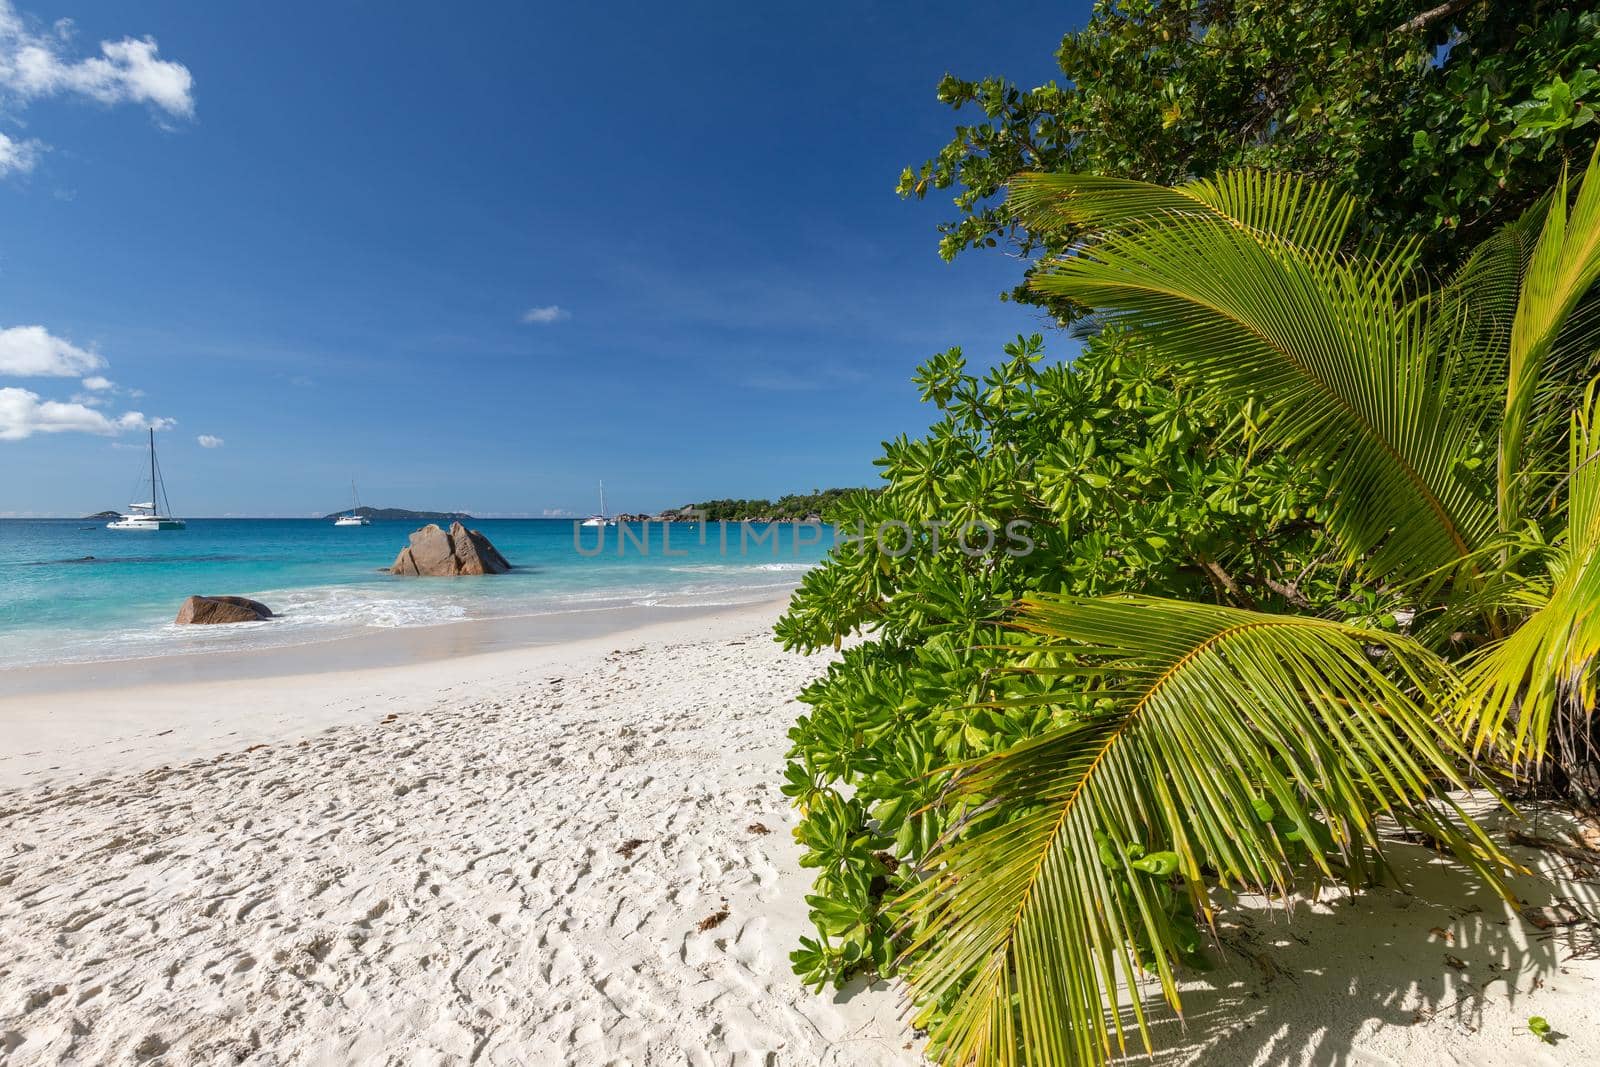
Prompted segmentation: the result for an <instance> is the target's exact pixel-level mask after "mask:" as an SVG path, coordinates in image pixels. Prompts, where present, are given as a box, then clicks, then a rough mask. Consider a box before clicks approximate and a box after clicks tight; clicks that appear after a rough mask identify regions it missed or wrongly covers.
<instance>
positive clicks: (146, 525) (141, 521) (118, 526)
mask: <svg viewBox="0 0 1600 1067" xmlns="http://www.w3.org/2000/svg"><path fill="white" fill-rule="evenodd" d="M160 504H164V505H166V507H165V509H164V510H165V514H163V508H162V507H160V506H158V505H160ZM187 525H188V524H187V523H185V522H184V521H183V520H182V519H176V518H173V517H172V504H171V502H170V501H168V500H167V486H166V483H165V482H164V481H162V479H161V469H160V467H158V466H157V465H156V431H155V428H154V427H151V429H150V499H149V500H148V501H146V502H145V503H143V504H129V505H128V510H127V511H125V512H124V513H123V514H121V515H119V516H118V517H117V518H116V519H114V520H112V521H111V522H108V523H106V529H108V530H130V531H135V532H154V531H157V530H182V529H185V528H186V527H187Z"/></svg>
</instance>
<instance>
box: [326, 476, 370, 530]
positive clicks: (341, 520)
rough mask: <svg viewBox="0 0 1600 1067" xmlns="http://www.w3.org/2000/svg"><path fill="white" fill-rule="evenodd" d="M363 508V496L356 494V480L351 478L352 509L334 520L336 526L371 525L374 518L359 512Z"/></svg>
mask: <svg viewBox="0 0 1600 1067" xmlns="http://www.w3.org/2000/svg"><path fill="white" fill-rule="evenodd" d="M360 508H361V498H360V497H359V496H357V495H356V480H355V479H354V478H351V479H350V510H349V511H347V512H345V513H344V514H343V515H340V516H339V517H338V518H337V519H334V520H333V524H334V525H335V526H371V525H372V520H371V519H369V518H367V517H366V516H365V515H361V514H358V512H359V510H360Z"/></svg>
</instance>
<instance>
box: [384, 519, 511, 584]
mask: <svg viewBox="0 0 1600 1067" xmlns="http://www.w3.org/2000/svg"><path fill="white" fill-rule="evenodd" d="M510 569H511V564H509V563H507V562H506V558H505V557H504V556H502V555H501V554H500V553H499V551H498V550H497V549H496V548H495V547H494V545H492V544H490V543H489V539H488V538H487V537H485V536H483V534H481V533H479V532H478V531H477V530H469V529H467V528H466V527H465V526H463V525H461V524H460V523H459V522H453V523H451V524H450V530H449V532H448V533H447V532H445V531H444V530H441V529H440V528H439V527H438V526H437V525H436V524H434V523H431V522H430V523H429V524H428V525H426V526H424V527H423V528H422V529H420V530H417V531H416V532H414V533H413V534H412V535H411V543H410V544H409V545H407V546H406V547H405V548H402V549H401V550H400V554H399V555H398V556H396V557H395V559H394V566H392V567H390V568H389V573H390V574H409V575H417V576H422V577H435V576H445V577H454V576H456V575H458V574H504V573H505V572H506V571H509V570H510Z"/></svg>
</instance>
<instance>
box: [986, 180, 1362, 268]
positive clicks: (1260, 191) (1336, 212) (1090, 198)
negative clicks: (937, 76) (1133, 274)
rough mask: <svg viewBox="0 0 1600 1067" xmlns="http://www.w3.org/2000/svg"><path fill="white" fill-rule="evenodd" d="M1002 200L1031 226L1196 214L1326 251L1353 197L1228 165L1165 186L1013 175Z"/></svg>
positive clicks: (1338, 236)
mask: <svg viewBox="0 0 1600 1067" xmlns="http://www.w3.org/2000/svg"><path fill="white" fill-rule="evenodd" d="M1010 184H1011V191H1010V194H1009V196H1008V197H1007V200H1008V202H1009V203H1010V204H1011V206H1012V207H1013V208H1015V209H1016V210H1017V211H1018V212H1020V213H1022V214H1024V215H1026V216H1027V217H1028V218H1029V219H1030V220H1031V223H1032V224H1033V225H1035V226H1038V225H1041V224H1043V225H1046V226H1049V227H1050V228H1053V229H1057V230H1059V229H1065V228H1069V227H1074V226H1083V225H1091V226H1094V227H1097V228H1098V227H1106V226H1126V225H1128V224H1129V223H1134V222H1147V221H1149V220H1151V219H1152V218H1156V217H1160V216H1164V215H1200V216H1203V217H1207V218H1211V219H1215V220H1217V221H1223V222H1227V223H1229V224H1231V225H1235V226H1237V227H1239V228H1240V229H1242V230H1244V231H1246V232H1250V233H1254V234H1257V235H1259V236H1261V237H1263V238H1268V239H1273V240H1281V241H1285V242H1287V243H1289V244H1292V245H1296V246H1299V247H1302V248H1305V249H1307V250H1310V251H1318V252H1332V251H1335V250H1336V249H1338V248H1339V247H1340V245H1341V244H1343V243H1344V240H1345V238H1346V235H1347V234H1348V233H1349V231H1350V224H1351V222H1352V221H1353V220H1354V218H1355V210H1356V202H1355V199H1354V198H1353V197H1350V196H1347V195H1345V194H1343V193H1339V192H1336V191H1334V190H1333V189H1332V188H1331V187H1329V186H1327V185H1323V184H1321V183H1318V182H1312V181H1307V180H1306V179H1304V178H1300V177H1296V176H1294V175H1290V174H1283V173H1279V172H1275V171H1262V170H1234V171H1227V172H1224V173H1222V174H1219V175H1217V176H1216V177H1215V178H1210V179H1200V180H1197V181H1192V182H1188V183H1186V184H1184V185H1178V186H1172V187H1168V186H1165V185H1152V184H1150V183H1148V182H1140V181H1133V180H1131V179H1127V178H1112V177H1104V176H1101V175H1094V174H1038V173H1034V174H1019V175H1017V176H1016V177H1014V178H1012V179H1011V183H1010Z"/></svg>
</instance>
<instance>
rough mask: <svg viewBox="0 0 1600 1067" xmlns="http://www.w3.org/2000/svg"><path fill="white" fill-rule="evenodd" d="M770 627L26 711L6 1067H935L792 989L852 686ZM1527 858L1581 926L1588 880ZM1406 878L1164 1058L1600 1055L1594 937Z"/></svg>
mask: <svg viewBox="0 0 1600 1067" xmlns="http://www.w3.org/2000/svg"><path fill="white" fill-rule="evenodd" d="M776 612H777V607H776V606H775V605H764V606H759V607H754V608H740V609H731V610H726V611H722V612H719V613H715V614H708V615H703V616H698V617H695V618H692V619H686V620H676V621H673V622H671V623H663V624H658V625H654V626H650V627H646V628H644V629H637V630H633V631H630V632H626V633H621V634H613V635H610V636H604V637H591V638H586V639H583V640H579V641H575V642H572V643H569V644H563V645H558V646H549V647H542V648H535V649H528V650H523V651H515V650H512V651H496V652H491V653H488V654H483V655H471V656H463V657H459V658H454V659H438V660H433V661H429V662H425V663H417V664H412V665H408V666H400V667H392V666H386V667H384V668H382V669H366V670H359V669H358V670H345V671H333V672H324V673H319V674H311V675H276V676H272V677H265V678H259V679H253V680H252V679H240V680H234V681H224V680H210V681H199V682H188V683H181V684H172V685H158V684H147V685H142V686H139V687H137V688H135V689H133V690H129V691H118V690H115V689H106V688H99V689H92V690H86V691H82V692H77V693H72V692H62V693H56V694H52V695H29V696H17V697H10V698H0V738H3V740H0V946H3V954H0V1060H4V1061H5V1062H7V1063H15V1064H38V1063H57V1062H68V1063H94V1064H99V1063H133V1062H145V1063H168V1064H191V1063H193V1064H201V1063H206V1064H209V1063H218V1062H251V1063H262V1064H282V1063H347V1062H361V1063H459V1062H477V1063H485V1064H534V1065H544V1064H577V1065H611V1064H615V1065H622V1064H633V1065H647V1064H648V1065H665V1064H694V1065H712V1064H715V1065H728V1064H738V1065H744V1064H760V1065H764V1067H776V1065H780V1064H781V1065H796V1067H800V1065H812V1064H831V1065H854V1064H862V1065H891V1064H892V1065H912V1064H917V1063H920V1062H921V1057H920V1055H919V1052H918V1048H919V1043H918V1042H917V1040H916V1038H915V1036H914V1035H913V1034H912V1033H911V1032H910V1031H909V1030H908V1029H907V1027H906V1026H905V1025H904V1023H903V1021H902V1018H901V1012H902V1003H901V1000H900V997H899V995H898V992H897V990H895V989H893V988H891V987H889V986H887V985H883V984H880V985H879V986H878V987H876V988H859V989H852V990H850V991H849V992H848V994H845V995H835V994H829V995H825V996H820V997H819V996H814V995H812V994H811V993H809V992H807V991H806V990H804V989H803V988H801V986H800V984H799V982H798V980H797V979H795V978H794V977H793V976H792V975H791V974H790V971H789V964H788V959H787V956H788V952H789V951H790V949H791V948H792V947H793V945H794V943H795V941H796V939H797V938H798V937H799V936H800V934H802V933H803V932H805V929H806V924H805V905H804V901H803V895H804V893H805V892H806V889H807V886H808V884H809V876H808V874H806V873H805V872H802V871H801V870H800V868H799V867H798V866H797V864H796V856H797V848H796V845H795V844H794V842H793V840H792V839H791V836H790V829H791V828H792V826H793V823H794V816H793V815H792V813H791V812H790V811H789V809H788V807H787V805H786V803H785V801H784V798H783V797H782V796H781V794H780V793H779V791H778V783H779V780H780V774H781V767H782V762H783V753H784V751H785V750H786V748H787V742H786V739H785V736H784V735H785V731H786V729H787V728H788V726H789V725H790V723H791V722H792V720H793V718H794V716H795V715H796V714H797V713H798V711H799V710H800V708H799V705H797V704H795V703H794V702H793V700H792V697H793V694H794V693H795V692H796V691H797V690H798V689H799V688H800V686H801V685H802V684H803V683H804V682H805V681H806V680H807V679H809V678H810V677H812V676H814V675H815V674H816V673H817V672H818V671H820V670H821V669H822V668H823V666H824V665H825V663H826V659H825V658H824V657H813V658H804V657H800V656H795V655H789V654H785V653H783V652H781V651H780V650H779V649H778V648H777V646H776V645H775V644H773V642H772V641H771V639H770V636H769V634H768V632H767V627H768V626H769V625H770V622H771V619H772V618H773V617H774V616H775V615H776ZM1538 832H1539V833H1541V834H1545V835H1554V834H1556V833H1558V827H1556V826H1555V825H1554V823H1552V822H1549V821H1547V822H1546V823H1545V824H1544V825H1542V826H1541V827H1539V829H1538ZM1518 855H1519V856H1522V857H1523V858H1524V859H1525V861H1529V862H1536V863H1539V864H1541V865H1543V866H1545V867H1546V868H1548V869H1550V870H1552V871H1556V872H1558V873H1559V875H1560V877H1561V879H1562V885H1561V888H1560V889H1559V892H1561V893H1563V894H1565V896H1566V898H1567V900H1568V901H1569V902H1570V903H1571V904H1576V905H1579V906H1583V907H1587V903H1586V902H1587V901H1588V900H1589V899H1590V898H1591V897H1592V887H1593V882H1592V879H1593V877H1594V872H1593V871H1589V870H1586V869H1584V868H1583V867H1582V866H1581V865H1574V864H1572V863H1571V862H1569V861H1568V860H1566V859H1563V858H1562V857H1561V856H1560V855H1559V854H1557V853H1552V852H1548V851H1541V850H1534V849H1520V850H1518ZM1396 858H1397V860H1398V861H1399V865H1400V868H1401V870H1402V873H1403V874H1405V875H1406V877H1407V878H1409V879H1411V880H1413V881H1414V882H1415V884H1416V888H1417V892H1416V893H1415V894H1410V893H1406V892H1402V891H1400V890H1397V889H1379V890H1376V891H1374V892H1372V893H1370V894H1367V895H1364V896H1362V897H1360V898H1358V899H1357V900H1355V901H1354V902H1348V901H1336V902H1333V903H1325V904H1315V905H1313V904H1310V903H1307V904H1305V905H1303V906H1302V907H1300V908H1299V909H1297V911H1296V913H1295V916H1294V919H1293V922H1292V923H1291V922H1288V921H1286V920H1285V919H1284V918H1283V917H1282V916H1274V915H1270V914H1267V913H1264V912H1262V911H1259V910H1256V909H1250V910H1246V911H1243V912H1236V913H1234V914H1233V915H1232V917H1230V918H1229V920H1228V922H1227V924H1226V925H1225V926H1224V928H1223V931H1222V941H1223V945H1224V947H1225V948H1226V950H1227V951H1226V955H1225V956H1223V957H1221V962H1220V965H1219V966H1218V967H1217V969H1216V970H1215V971H1213V972H1212V973H1211V974H1209V975H1207V976H1204V977H1202V978H1199V979H1196V980H1193V981H1190V982H1189V983H1188V993H1187V994H1186V1004H1185V1007H1186V1010H1187V1020H1188V1021H1187V1030H1186V1031H1184V1030H1181V1029H1180V1027H1179V1025H1178V1024H1177V1023H1175V1022H1172V1021H1169V1020H1167V1019H1165V1018H1164V1017H1163V1016H1161V1015H1160V1014H1159V1013H1158V1015H1157V1019H1158V1024H1157V1028H1156V1029H1157V1033H1158V1035H1159V1037H1160V1040H1161V1042H1162V1044H1163V1045H1164V1046H1165V1047H1164V1048H1163V1049H1162V1050H1160V1051H1158V1053H1157V1055H1156V1057H1155V1061H1154V1062H1157V1063H1162V1064H1202V1063H1204V1064H1211V1063H1216V1064H1230V1065H1231V1064H1244V1063H1257V1064H1278V1063H1306V1064H1313V1063H1318V1064H1320V1063H1350V1064H1394V1065H1399V1064H1416V1063H1428V1064H1439V1065H1443V1064H1497V1063H1506V1062H1518V1063H1544V1064H1571V1063H1589V1062H1596V1061H1597V1060H1600V961H1597V958H1596V957H1597V955H1600V945H1597V944H1595V941H1594V927H1593V925H1592V924H1590V923H1588V922H1587V921H1569V920H1571V918H1572V914H1574V913H1568V912H1566V911H1562V910H1561V908H1560V906H1557V907H1556V908H1555V909H1554V910H1552V911H1549V912H1542V913H1535V914H1536V915H1539V916H1542V917H1543V918H1544V919H1548V920H1552V921H1553V924H1552V925H1548V926H1547V927H1545V928H1543V929H1541V928H1540V926H1539V925H1538V924H1537V923H1534V922H1530V921H1529V920H1528V919H1526V918H1524V917H1523V916H1521V915H1518V914H1516V913H1515V912H1514V911H1511V910H1510V909H1508V908H1507V907H1506V906H1505V905H1504V904H1502V903H1501V902H1500V901H1499V900H1498V899H1496V898H1493V897H1491V896H1489V895H1488V894H1487V893H1485V892H1483V891H1482V890H1479V889H1476V888H1474V887H1472V886H1471V885H1470V884H1469V883H1467V882H1465V881H1464V880H1463V879H1462V878H1461V877H1460V876H1459V875H1458V874H1457V873H1455V872H1454V871H1453V870H1452V869H1450V868H1448V867H1445V866H1443V865H1441V864H1439V863H1437V862H1431V861H1430V860H1429V859H1428V856H1427V854H1426V853H1424V852H1423V851H1422V850H1421V849H1420V848H1418V847H1415V846H1401V847H1400V848H1399V850H1398V851H1397V856H1396ZM1430 901H1442V903H1436V902H1430ZM1529 903H1530V904H1533V905H1541V906H1542V905H1549V904H1551V903H1552V901H1551V899H1550V897H1549V895H1548V893H1546V892H1545V891H1543V890H1536V891H1533V892H1530V900H1529ZM1558 904H1559V902H1558ZM1452 961H1454V962H1452ZM1456 964H1459V965H1460V966H1459V967H1458V966H1456ZM1531 1015H1543V1016H1545V1017H1547V1018H1548V1019H1549V1020H1550V1023H1551V1025H1552V1027H1553V1028H1554V1029H1555V1030H1556V1031H1557V1033H1558V1034H1559V1035H1561V1036H1560V1037H1559V1038H1558V1040H1557V1042H1556V1043H1555V1044H1553V1045H1551V1044H1544V1043H1541V1042H1540V1041H1538V1040H1537V1039H1535V1038H1534V1037H1532V1036H1531V1035H1530V1034H1528V1033H1527V1032H1526V1023H1527V1019H1528V1017H1529V1016H1531Z"/></svg>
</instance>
